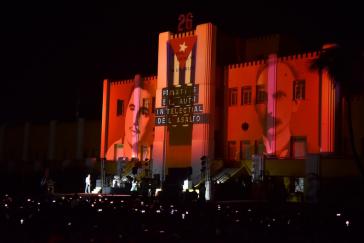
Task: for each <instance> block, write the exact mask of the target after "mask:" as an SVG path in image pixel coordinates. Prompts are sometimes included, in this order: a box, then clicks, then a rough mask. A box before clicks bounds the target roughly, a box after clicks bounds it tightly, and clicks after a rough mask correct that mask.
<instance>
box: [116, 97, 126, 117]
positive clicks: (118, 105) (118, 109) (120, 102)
mask: <svg viewBox="0 0 364 243" xmlns="http://www.w3.org/2000/svg"><path fill="white" fill-rule="evenodd" d="M123 114H124V101H123V100H118V101H117V103H116V115H117V116H121V115H123Z"/></svg>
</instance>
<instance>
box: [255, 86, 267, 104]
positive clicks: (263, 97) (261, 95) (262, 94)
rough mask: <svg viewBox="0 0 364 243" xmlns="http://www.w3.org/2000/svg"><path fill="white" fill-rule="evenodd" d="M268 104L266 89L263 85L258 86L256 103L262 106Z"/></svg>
mask: <svg viewBox="0 0 364 243" xmlns="http://www.w3.org/2000/svg"><path fill="white" fill-rule="evenodd" d="M266 102H267V91H265V87H264V86H263V85H257V97H256V103H257V104H262V103H266Z"/></svg>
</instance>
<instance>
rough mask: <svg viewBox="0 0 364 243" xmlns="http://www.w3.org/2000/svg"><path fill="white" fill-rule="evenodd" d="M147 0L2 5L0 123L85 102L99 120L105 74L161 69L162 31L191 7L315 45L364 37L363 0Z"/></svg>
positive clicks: (201, 16)
mask: <svg viewBox="0 0 364 243" xmlns="http://www.w3.org/2000/svg"><path fill="white" fill-rule="evenodd" d="M75 2H77V3H75ZM147 2H148V3H143V2H142V1H131V2H128V3H126V1H121V0H120V1H113V2H110V3H108V2H107V1H85V2H83V1H69V2H68V1H46V2H39V1H20V2H19V1H18V2H15V3H10V4H9V3H8V4H5V5H4V4H2V6H1V7H0V18H1V21H0V31H1V41H0V60H1V69H0V70H1V72H0V79H1V88H0V96H1V100H0V123H2V122H12V121H26V120H28V121H47V120H49V119H61V120H71V119H74V118H75V115H76V110H77V107H78V110H79V112H80V116H82V117H86V118H92V119H101V100H102V80H103V79H104V78H112V79H130V78H132V77H133V76H134V74H135V73H137V72H139V73H142V74H143V75H144V76H146V75H151V74H157V44H158V43H157V42H158V33H159V32H163V31H167V30H169V31H172V32H176V30H177V23H178V21H177V19H178V15H179V14H181V13H187V12H189V11H191V12H192V13H193V15H194V26H195V25H196V24H200V23H204V22H213V23H215V24H216V25H217V26H218V27H219V28H220V29H223V30H224V31H225V32H227V33H230V34H231V35H236V36H241V37H254V36H260V35H266V34H272V33H283V34H291V35H294V36H296V37H297V38H299V39H300V40H301V41H302V42H304V43H306V45H307V46H308V47H312V48H315V47H317V46H320V45H321V44H322V43H324V42H327V41H341V40H355V41H357V42H359V41H362V40H363V36H364V35H363V31H364V28H363V27H362V26H361V25H362V22H363V21H362V13H361V9H362V8H361V7H359V6H358V3H351V4H350V1H342V2H341V3H334V2H333V1H327V2H326V3H322V1H320V2H319V1H289V2H288V3H287V4H280V3H279V2H278V1H268V3H265V2H264V1H257V3H255V4H247V5H246V6H245V7H243V6H241V5H242V4H244V2H246V1H241V3H239V4H237V3H236V2H235V1H220V2H219V3H211V2H212V1H209V5H203V4H201V3H198V4H197V3H194V4H191V2H193V1H179V0H174V1H172V0H171V1H169V2H167V1H163V2H161V1H159V2H156V1H147ZM195 2H197V1H195ZM198 2H201V1H198ZM227 3H228V4H227ZM126 4H128V5H129V6H126Z"/></svg>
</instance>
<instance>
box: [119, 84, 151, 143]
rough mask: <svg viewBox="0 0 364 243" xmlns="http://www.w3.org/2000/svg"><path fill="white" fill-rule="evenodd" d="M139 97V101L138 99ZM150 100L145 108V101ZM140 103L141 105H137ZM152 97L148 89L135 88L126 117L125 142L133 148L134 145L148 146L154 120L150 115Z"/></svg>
mask: <svg viewBox="0 0 364 243" xmlns="http://www.w3.org/2000/svg"><path fill="white" fill-rule="evenodd" d="M137 96H139V99H138V97H137ZM146 99H148V100H149V107H145V106H144V105H145V104H146V103H145V104H143V100H146ZM137 101H139V103H140V104H136V103H137ZM151 101H152V95H151V94H150V92H149V91H148V90H146V89H142V88H135V89H134V90H133V93H132V95H131V97H130V99H129V103H128V106H127V109H126V115H125V141H126V142H127V143H128V144H129V145H130V146H132V145H133V144H134V143H136V142H137V143H139V144H148V143H150V141H151V135H152V119H151V115H150V110H151V105H152V104H151Z"/></svg>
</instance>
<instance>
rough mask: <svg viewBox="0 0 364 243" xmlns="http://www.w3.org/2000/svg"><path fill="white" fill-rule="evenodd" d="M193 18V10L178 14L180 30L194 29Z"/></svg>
mask: <svg viewBox="0 0 364 243" xmlns="http://www.w3.org/2000/svg"><path fill="white" fill-rule="evenodd" d="M192 18H193V15H192V13H191V12H189V13H187V14H180V15H179V16H178V32H183V31H189V30H192Z"/></svg>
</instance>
